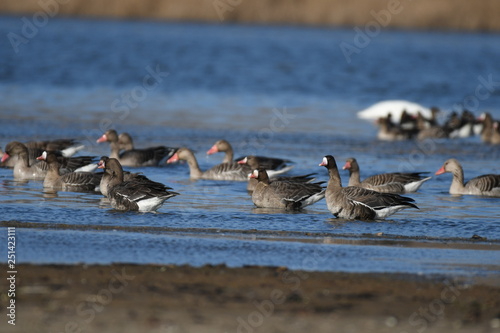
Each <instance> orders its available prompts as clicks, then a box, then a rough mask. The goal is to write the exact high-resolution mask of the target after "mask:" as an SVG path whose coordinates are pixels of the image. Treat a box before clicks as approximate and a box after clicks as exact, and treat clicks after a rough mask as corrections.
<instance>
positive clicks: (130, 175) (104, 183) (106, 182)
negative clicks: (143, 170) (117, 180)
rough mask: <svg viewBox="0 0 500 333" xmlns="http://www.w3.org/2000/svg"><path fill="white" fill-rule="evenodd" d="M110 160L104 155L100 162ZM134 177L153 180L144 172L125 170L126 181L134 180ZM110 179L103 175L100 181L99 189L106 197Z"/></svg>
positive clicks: (124, 177)
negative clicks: (143, 173)
mask: <svg viewBox="0 0 500 333" xmlns="http://www.w3.org/2000/svg"><path fill="white" fill-rule="evenodd" d="M108 160H109V157H108V156H102V157H101V159H100V161H99V162H101V161H103V162H104V163H105V162H107V161H108ZM133 179H136V180H143V181H151V180H150V179H149V178H148V177H146V176H144V175H142V174H139V173H132V172H128V171H123V180H124V181H129V180H133ZM110 181H111V178H110V177H101V181H100V183H99V191H100V192H101V194H102V195H104V196H105V197H107V196H108V185H109V182H110Z"/></svg>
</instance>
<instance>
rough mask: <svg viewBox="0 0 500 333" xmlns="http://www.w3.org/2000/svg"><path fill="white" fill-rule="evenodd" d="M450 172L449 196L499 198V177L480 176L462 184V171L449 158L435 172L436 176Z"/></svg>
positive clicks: (454, 160) (457, 163) (453, 160)
mask: <svg viewBox="0 0 500 333" xmlns="http://www.w3.org/2000/svg"><path fill="white" fill-rule="evenodd" d="M446 172H450V173H451V174H452V175H453V180H452V181H451V186H450V194H454V195H456V194H470V195H484V196H490V197H500V175H495V174H489V175H482V176H479V177H476V178H473V179H471V180H469V181H468V182H467V183H465V184H464V171H463V169H462V165H460V163H459V162H458V161H457V160H456V159H454V158H450V159H449V160H447V161H446V162H444V164H443V166H442V167H441V168H440V169H439V170H438V171H436V175H441V174H443V173H446Z"/></svg>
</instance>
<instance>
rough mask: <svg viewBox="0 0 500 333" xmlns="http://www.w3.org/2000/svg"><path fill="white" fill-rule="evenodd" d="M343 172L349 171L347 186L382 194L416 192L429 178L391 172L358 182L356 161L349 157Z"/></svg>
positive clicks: (416, 173) (420, 174)
mask: <svg viewBox="0 0 500 333" xmlns="http://www.w3.org/2000/svg"><path fill="white" fill-rule="evenodd" d="M342 169H344V170H349V184H348V186H359V187H363V188H366V189H369V190H373V191H377V192H383V193H398V194H399V193H411V192H416V191H417V190H418V189H419V188H420V186H422V184H423V183H424V182H425V181H428V180H429V179H431V177H425V178H423V177H422V174H423V173H424V172H411V173H405V172H393V173H383V174H379V175H374V176H371V177H368V178H366V179H365V180H363V181H361V180H360V173H359V164H358V161H357V160H356V159H355V158H353V157H351V158H348V159H347V160H346V162H345V165H344V167H343V168H342Z"/></svg>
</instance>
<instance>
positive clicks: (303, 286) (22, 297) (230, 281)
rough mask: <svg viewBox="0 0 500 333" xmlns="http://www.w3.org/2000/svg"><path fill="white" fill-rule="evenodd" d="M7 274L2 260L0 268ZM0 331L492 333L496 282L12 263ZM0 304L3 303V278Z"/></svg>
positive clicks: (498, 309) (498, 307)
mask: <svg viewBox="0 0 500 333" xmlns="http://www.w3.org/2000/svg"><path fill="white" fill-rule="evenodd" d="M1 267H2V270H3V271H6V269H7V267H6V265H5V264H4V265H2V266H1ZM16 269H17V272H18V273H17V276H16V304H17V308H16V309H17V324H16V326H12V325H9V324H7V320H6V319H5V318H4V319H3V320H2V323H0V328H1V330H2V332H97V331H100V332H138V331H142V332H193V331H203V332H285V331H286V332H305V331H309V332H331V330H332V327H335V328H336V331H344V332H345V331H358V332H361V331H371V332H389V331H395V330H396V331H398V332H403V331H406V332H421V331H423V330H425V331H426V332H452V331H453V332H457V331H458V332H478V331H481V332H490V331H491V332H493V331H497V330H498V328H499V327H500V297H499V296H500V287H499V286H498V284H496V286H495V281H490V283H484V281H481V280H480V279H478V280H474V281H470V280H469V281H463V280H460V279H459V278H450V277H443V276H418V275H408V274H349V273H339V272H336V273H334V272H306V271H294V270H288V269H287V268H286V267H256V266H251V267H242V268H229V267H227V266H225V265H218V266H212V265H207V266H203V267H191V266H173V265H131V264H112V265H104V266H101V265H31V264H20V265H17V267H16ZM0 286H1V294H0V298H1V299H2V304H6V301H8V297H7V293H6V291H7V290H8V286H7V282H6V280H5V279H3V280H2V283H1V284H0Z"/></svg>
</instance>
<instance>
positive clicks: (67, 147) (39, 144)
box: [25, 139, 85, 157]
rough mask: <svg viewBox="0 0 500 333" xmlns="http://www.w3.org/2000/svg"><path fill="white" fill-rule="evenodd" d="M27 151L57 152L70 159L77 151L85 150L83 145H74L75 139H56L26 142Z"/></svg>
mask: <svg viewBox="0 0 500 333" xmlns="http://www.w3.org/2000/svg"><path fill="white" fill-rule="evenodd" d="M25 145H26V147H27V148H28V149H38V150H41V151H42V152H43V151H57V152H60V153H61V155H62V156H64V157H71V156H73V155H74V154H76V153H77V152H78V151H80V150H82V149H84V148H85V146H84V145H76V140H75V139H56V140H47V141H30V142H26V144H25Z"/></svg>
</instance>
